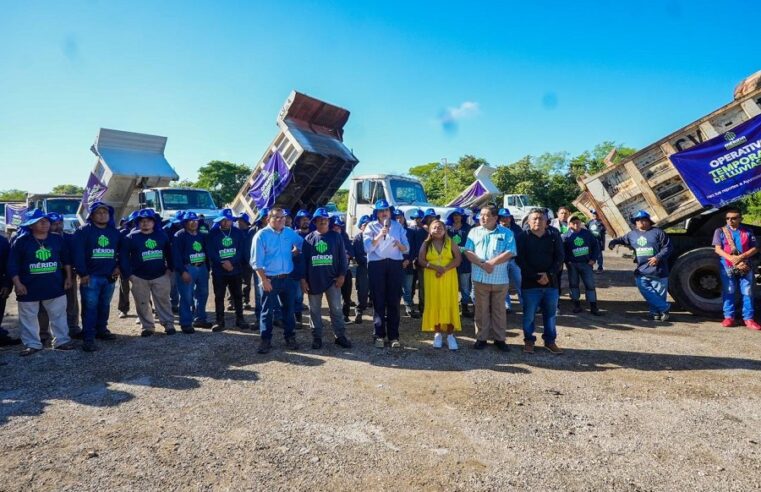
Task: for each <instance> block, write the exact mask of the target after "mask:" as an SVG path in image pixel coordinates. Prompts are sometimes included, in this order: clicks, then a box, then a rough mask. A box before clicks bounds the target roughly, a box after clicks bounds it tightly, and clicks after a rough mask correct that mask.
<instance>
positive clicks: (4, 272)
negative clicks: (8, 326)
mask: <svg viewBox="0 0 761 492" xmlns="http://www.w3.org/2000/svg"><path fill="white" fill-rule="evenodd" d="M10 252H11V243H10V242H8V240H7V239H6V238H5V236H0V287H10V285H11V279H10V277H8V255H9V254H10ZM0 314H2V313H0Z"/></svg>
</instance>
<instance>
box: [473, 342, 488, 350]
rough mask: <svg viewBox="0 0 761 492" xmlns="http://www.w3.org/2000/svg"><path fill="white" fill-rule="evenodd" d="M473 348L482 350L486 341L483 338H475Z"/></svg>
mask: <svg viewBox="0 0 761 492" xmlns="http://www.w3.org/2000/svg"><path fill="white" fill-rule="evenodd" d="M473 348H474V349H476V350H483V349H485V348H486V341H484V340H477V341H476V343H474V344H473Z"/></svg>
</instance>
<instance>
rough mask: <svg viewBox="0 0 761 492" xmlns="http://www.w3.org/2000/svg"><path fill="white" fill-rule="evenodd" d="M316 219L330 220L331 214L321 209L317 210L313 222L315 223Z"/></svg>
mask: <svg viewBox="0 0 761 492" xmlns="http://www.w3.org/2000/svg"><path fill="white" fill-rule="evenodd" d="M315 219H328V220H330V214H329V213H328V210H327V209H325V208H323V207H320V208H318V209H317V210H315V211H314V214H313V215H312V220H311V222H314V221H315Z"/></svg>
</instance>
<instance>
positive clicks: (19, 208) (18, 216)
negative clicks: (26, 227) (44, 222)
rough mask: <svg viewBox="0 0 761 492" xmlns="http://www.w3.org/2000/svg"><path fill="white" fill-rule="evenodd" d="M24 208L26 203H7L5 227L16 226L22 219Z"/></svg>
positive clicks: (25, 208)
mask: <svg viewBox="0 0 761 492" xmlns="http://www.w3.org/2000/svg"><path fill="white" fill-rule="evenodd" d="M26 210H27V207H26V205H11V204H10V203H7V204H6V205H5V227H8V226H13V227H16V228H18V226H19V224H21V223H22V222H23V221H24V212H26Z"/></svg>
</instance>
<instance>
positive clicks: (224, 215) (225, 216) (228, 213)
mask: <svg viewBox="0 0 761 492" xmlns="http://www.w3.org/2000/svg"><path fill="white" fill-rule="evenodd" d="M236 219H237V217H235V214H234V213H233V210H232V209H231V208H225V209H222V212H220V213H219V216H218V217H217V218H216V219H214V223H215V224H217V223H219V222H222V221H223V220H233V221H234V220H236Z"/></svg>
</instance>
